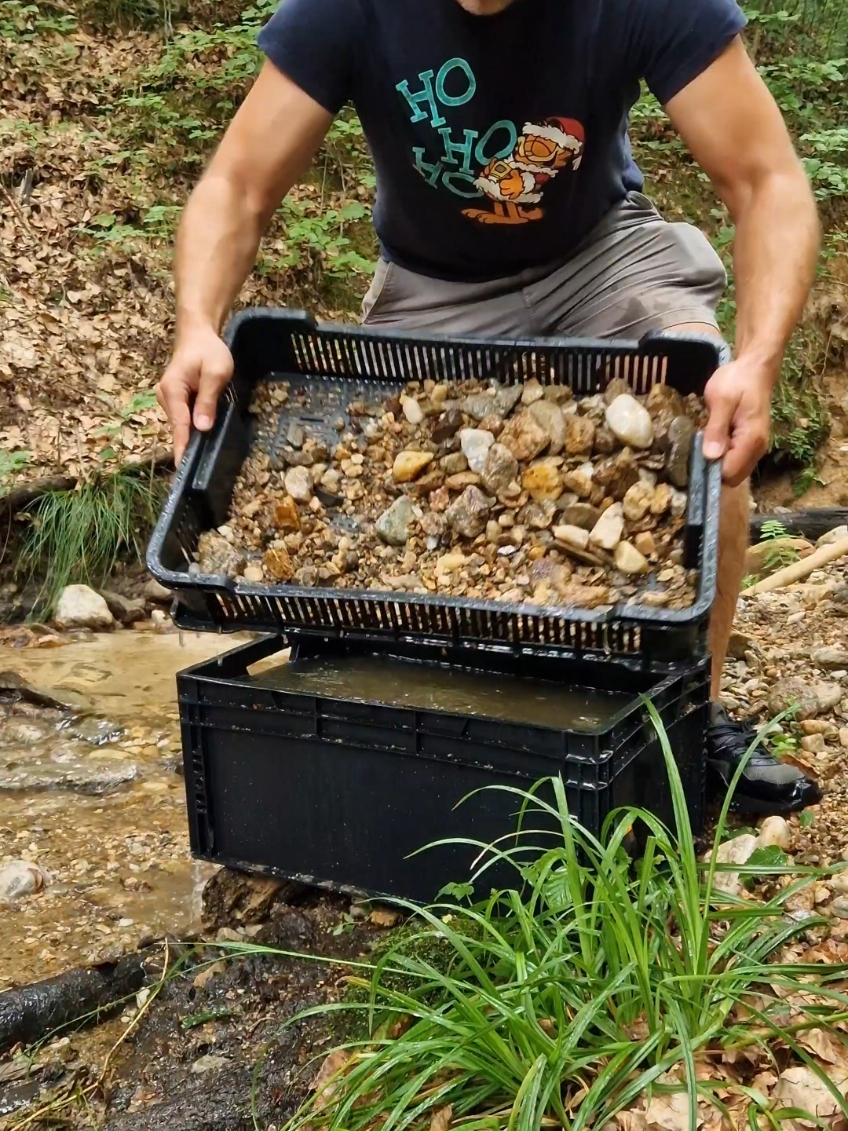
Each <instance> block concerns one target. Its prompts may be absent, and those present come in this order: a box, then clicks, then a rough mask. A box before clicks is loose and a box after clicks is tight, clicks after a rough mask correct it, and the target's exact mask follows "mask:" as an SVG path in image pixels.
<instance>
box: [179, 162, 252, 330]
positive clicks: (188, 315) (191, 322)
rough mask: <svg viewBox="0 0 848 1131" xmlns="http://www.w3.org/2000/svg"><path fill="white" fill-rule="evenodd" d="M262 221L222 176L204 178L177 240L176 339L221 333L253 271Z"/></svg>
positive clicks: (249, 204)
mask: <svg viewBox="0 0 848 1131" xmlns="http://www.w3.org/2000/svg"><path fill="white" fill-rule="evenodd" d="M266 219H267V218H266V217H265V216H264V215H263V214H262V213H261V212H260V211H259V210H258V209H257V208H256V207H254V206H252V205H251V203H250V202H249V201H248V200H247V199H246V194H245V193H243V192H241V191H239V190H238V189H237V187H236V186H235V185H234V184H233V183H232V182H231V181H229V180H228V179H227V178H226V177H222V176H217V175H215V174H214V173H213V174H212V175H208V176H206V177H205V178H204V179H203V180H202V181H201V182H200V184H199V185H198V186H197V188H196V189H195V190H194V192H193V193H192V196H191V199H190V200H189V202H188V205H187V206H186V210H185V213H184V215H183V221H182V224H181V226H180V232H179V236H178V239H177V254H176V263H175V268H174V274H175V278H176V288H177V337H178V338H179V337H180V335H181V334H183V333H186V332H190V331H191V330H192V329H194V328H197V327H202V328H209V327H211V328H212V329H214V330H215V331H216V332H218V331H220V329H221V327H222V325H223V324H224V321H225V319H226V317H227V314H228V313H229V310H230V307H231V306H232V304H233V302H234V301H235V299H236V296H237V295H238V293H239V291H240V290H241V286H242V284H243V283H244V281H245V279H246V278H247V276H248V275H249V274H250V271H251V269H252V267H253V264H254V262H255V260H256V253H257V251H258V249H259V241H260V239H261V238H262V233H263V231H264V228H265V224H266Z"/></svg>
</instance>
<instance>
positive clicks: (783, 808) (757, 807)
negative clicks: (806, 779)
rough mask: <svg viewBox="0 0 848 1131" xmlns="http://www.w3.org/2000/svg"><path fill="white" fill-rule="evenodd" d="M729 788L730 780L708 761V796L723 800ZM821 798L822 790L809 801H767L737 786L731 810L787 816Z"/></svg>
mask: <svg viewBox="0 0 848 1131" xmlns="http://www.w3.org/2000/svg"><path fill="white" fill-rule="evenodd" d="M729 789H730V782H729V781H727V780H726V779H725V778H724V777H723V775H722V774H720V773H719V771H718V770H716V769H715V767H714V766H712V765H711V764H710V763H709V762H707V796H708V797H709V798H710V799H715V800H717V801H720V802H723V801H724V798H725V796H726V795H727V792H728V790H729ZM821 799H822V798H821V791H819V796H818V797H817V798H815V799H813V798H811V799H810V800H809V801H804V802H801V803H799V802H792V801H784V802H780V801H766V800H765V799H764V798H761V797H751V796H749V795H748V794H746V793H745V791H744V790H742V789H740V788H739V787H738V786H737V789H736V793H735V794H734V795H733V800H732V801H731V803H730V812H731V813H737V814H746V813H750V814H752V815H754V816H758V817H785V816H787V815H788V814H790V813H803V811H804V810H805V809H808V808H809V807H810V806H811V805H818V804H819V803H820V801H821Z"/></svg>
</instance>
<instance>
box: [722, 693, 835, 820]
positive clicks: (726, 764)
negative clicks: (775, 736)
mask: <svg viewBox="0 0 848 1131" xmlns="http://www.w3.org/2000/svg"><path fill="white" fill-rule="evenodd" d="M712 711H713V714H712V722H711V724H710V728H709V730H708V732H707V760H708V764H709V766H710V768H711V769H712V771H713V773H714V775H715V776H716V777H717V778H718V779H719V780H720V782H721V783H722V786H723V788H724V790H725V791H727V789H728V788H729V787H730V783H731V782H732V781H733V775H734V774H735V773H736V770H737V769H738V767H739V763H740V762H741V761H742V759H743V758H744V757H745V754H746V753H747V752H748V750H749V749H750V746H751V743H752V742H753V741H754V738H755V736H756V733H757V732H756V729H755V728H754V727H753V726H751V725H750V724H749V723H737V722H734V720H733V719H731V718H730V717H729V716H728V714H727V712H726V711H725V709H724V708H723V707H722V706H721V705H720V704H718V703H714V704H713V708H712ZM821 799H822V792H821V790H820V789H819V787H818V785H817V783H816V782H814V781H813V780H812V779H811V778H808V777H806V776H805V775H804V774H802V773H801V771H800V770H799V769H796V767H795V766H790V765H787V764H786V763H784V762H781V761H780V759H779V758H776V757H775V756H774V754H772V753H770V751H769V750H767V749H766V747H765V746H764V745H762V744H760V745H759V746H758V747H757V749H756V750H755V751H754V753H753V754H752V755H751V757H750V758H749V759H748V764H747V766H746V767H745V770H744V771H743V773H742V777H741V778H740V779H739V784H738V786H737V787H736V793H735V794H734V797H733V808H734V809H736V810H737V811H739V810H741V811H742V812H746V813H766V814H777V813H795V812H797V810H799V809H806V807H807V806H808V805H817V804H818V803H819V801H821Z"/></svg>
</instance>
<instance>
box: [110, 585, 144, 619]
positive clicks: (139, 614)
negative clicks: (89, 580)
mask: <svg viewBox="0 0 848 1131" xmlns="http://www.w3.org/2000/svg"><path fill="white" fill-rule="evenodd" d="M100 596H101V597H102V598H103V600H104V601H105V602H106V604H107V606H108V608H109V612H110V613H111V614H112V616H113V617H114V618H115V620H116V621H119V622H120V623H121V624H135V623H136V621H140V620H144V618H145V617H146V616H147V606H146V605H145V603H144V601H143V600H142V599H141V598H140V597H135V598H132V597H125V596H124V595H123V593H116V592H115V591H114V590H112V589H101V590H100Z"/></svg>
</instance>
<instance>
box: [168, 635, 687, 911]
mask: <svg viewBox="0 0 848 1131" xmlns="http://www.w3.org/2000/svg"><path fill="white" fill-rule="evenodd" d="M285 647H286V642H285V640H284V639H283V638H281V637H279V636H272V637H267V638H264V639H262V640H260V641H258V642H255V643H252V644H248V645H246V646H243V647H240V648H237V649H235V650H234V651H232V652H229V653H227V654H225V655H223V656H221V657H218V658H216V659H214V660H211V661H208V662H206V663H204V664H201V665H199V666H197V667H195V668H191V669H189V670H188V671H185V672H182V673H181V674H180V675H179V676H178V679H177V683H178V691H179V702H180V718H181V724H182V735H183V751H184V758H185V780H186V794H187V802H188V813H189V822H190V829H191V845H192V849H193V851H194V853H195V854H196V855H198V856H200V857H202V858H204V859H207V860H211V861H214V862H215V863H218V864H225V865H229V866H232V867H236V868H243V869H248V870H254V871H255V870H260V871H267V872H269V873H272V874H274V875H279V876H283V877H287V878H294V879H300V880H303V881H305V882H308V883H310V884H317V885H320V886H325V887H328V888H332V889H337V890H344V891H361V892H364V893H366V894H370V895H378V896H379V895H384V896H396V897H404V898H408V899H413V900H417V901H428V900H431V899H433V898H434V897H435V896H436V895H437V893H438V892H439V890H440V889H441V888H442V887H443V886H444V885H445V884H447V883H449V882H461V881H465V880H467V879H468V878H469V874H470V869H471V867H472V863H473V860H474V858H475V857H476V855H477V852H476V851H475V850H474V849H472V848H470V847H469V846H467V845H443V846H440V847H437V848H433V849H430V850H428V851H426V852H423V853H419V854H417V855H413V854H414V853H416V852H417V850H419V849H421V848H423V847H424V846H426V845H428V844H432V843H433V842H435V841H439V840H442V839H445V838H450V837H460V838H471V839H475V840H478V841H481V842H483V843H485V844H489V843H492V842H494V841H496V840H497V839H498V838H501V837H504V836H507V835H508V834H510V833H511V832H513V831H514V829H515V827H516V814H517V811H518V809H519V806H520V800H519V799H518V798H516V797H515V796H514V795H511V794H508V793H505V792H502V791H499V790H487V789H484V787H486V786H491V785H509V786H513V787H516V788H518V789H529V788H530V787H531V786H533V785H534V784H535V783H536V782H537V781H539V780H540V779H542V778H550V777H552V776H555V775H560V776H561V777H562V779H563V781H564V782H565V784H566V789H567V795H568V802H569V807H570V811H571V813H572V815H573V816H574V817H575V818H577V819H578V820H579V821H580V823H581V824H582V825H584V826H585V827H586V828H588V829H590V830H591V831H593V832H595V833H597V832H599V831H600V828H601V825H602V824H603V821H604V818H605V817H606V816H607V814H608V813H610V812H611V811H612V810H614V809H616V808H618V807H620V806H623V805H639V806H643V807H645V808H647V809H650V810H651V811H652V812H653V813H655V814H657V815H658V816H659V817H660V818H661V819H663V820H664V821H665V822H666V823H668V824H673V813H672V806H671V794H670V788H669V783H668V776H667V772H666V767H665V762H664V759H663V755H662V751H661V749H660V745H659V742H658V740H657V738H656V734H655V732H654V730H653V727H652V725H651V723H650V721H649V718H648V715H647V711H646V710H645V706H644V703H643V702H642V700H641V699H640V695H643V694H644V695H647V696H649V697H650V699H651V700H652V701H653V702H654V704H655V705H656V707H657V710H658V711H659V712H660V715H661V717H662V719H663V722H664V725H665V727H666V729H667V732H668V735H669V738H670V740H671V744H672V748H673V750H674V753H675V757H676V759H677V764H678V767H679V770H680V774H681V778H682V781H683V785H684V789H685V792H686V797H687V801H688V805H689V811H690V815H691V820H692V824H693V827H694V829H695V831H696V832H698V831H700V829H701V827H702V826H703V821H704V772H705V760H704V736H705V729H706V724H707V717H708V711H709V704H708V690H709V687H708V683H709V679H708V671H707V665H706V663H705V662H700V663H698V664H689V665H686V664H666V665H653V666H652V665H650V664H647V663H645V662H644V660H643V661H642V662H636V661H635V660H627V659H622V658H618V659H617V660H615V661H611V660H610V659H609V658H603V657H599V656H595V657H592V658H588V657H583V658H577V657H573V656H572V657H570V658H567V657H563V656H562V655H554V654H548V655H543V654H540V653H539V652H538V650H536V651H531V650H524V651H520V650H519V651H516V650H515V649H510V648H506V647H505V648H503V649H500V650H496V649H492V650H487V651H486V652H477V653H476V654H474V655H473V656H469V654H468V652H467V651H462V650H461V649H456V650H451V649H447V648H438V649H434V648H432V647H429V648H428V647H426V646H424V645H417V646H413V645H406V646H404V648H403V652H402V655H401V654H399V651H398V648H397V646H396V645H391V644H386V643H384V644H379V643H376V644H375V643H367V642H363V641H346V642H339V641H327V640H322V639H320V638H299V639H298V641H297V642H296V644H295V647H294V649H293V651H292V663H291V667H290V668H289V669H283V668H282V667H280V668H278V669H275V671H276V673H277V674H276V675H275V671H270V672H268V671H265V672H264V673H259V674H255V675H252V674H251V673H250V671H249V669H250V668H251V667H252V666H253V665H256V664H258V663H259V661H267V660H268V658H269V657H273V656H275V654H276V653H278V652H280V651H281V650H282V649H284V648H285ZM280 659H281V661H282V660H284V657H283V656H281V657H280ZM328 663H329V665H330V666H331V668H332V669H335V670H338V671H339V672H340V673H341V678H340V681H339V683H340V686H339V690H338V692H333V691H332V687H330V688H329V690H328V686H327V684H326V680H325V682H324V685H323V686H322V685H320V684H318V685H316V687H317V691H315V690H313V691H310V680H311V678H312V677H311V675H310V672H311V671H312V670H313V669H317V670H325V671H326V665H327V664H328ZM363 663H367V664H369V665H376V666H377V668H378V669H379V670H385V671H386V673H387V675H386V680H385V689H386V690H385V693H384V694H383V693H378V694H376V695H373V696H372V697H369V698H367V699H365V698H363V697H362V696H360V695H347V696H345V695H344V694H343V693H342V690H343V685H344V683H345V679H344V675H345V670H346V669H345V664H353V665H359V666H361V665H362V664H363ZM322 665H323V668H322ZM380 665H383V666H384V667H382V668H381V667H380ZM472 665H473V670H476V672H477V673H478V676H477V678H478V681H479V678H480V675H481V673H482V678H483V679H484V680H485V682H486V683H487V684H488V685H489V686H490V687H491V690H492V694H493V696H495V698H496V697H497V694H498V688H502V689H503V694H504V695H506V696H508V697H509V699H510V700H511V701H510V702H509V703H505V704H504V709H503V711H500V710H496V711H494V712H493V713H492V714H490V715H489V716H488V717H487V716H486V715H485V714H484V713H481V712H480V711H479V710H475V711H474V712H473V713H472V712H469V711H467V710H466V711H462V710H459V709H457V708H456V707H454V709H440V708H439V707H438V706H432V705H428V706H424V707H422V706H420V705H416V696H417V695H418V691H417V684H418V683H419V682H420V681H421V680H422V679H423V680H424V682H427V681H430V682H431V683H432V681H433V680H435V681H436V684H438V680H439V679H442V678H443V676H444V677H445V678H450V679H451V680H453V681H456V680H458V679H460V678H462V679H465V678H466V675H467V678H468V679H469V680H472V681H473V679H474V675H473V671H472ZM439 672H441V673H443V676H439V675H438V673H439ZM280 673H282V675H280ZM302 673H305V674H302ZM463 673H466V674H463ZM378 674H379V671H378ZM537 681H542V682H537ZM392 684H395V685H396V687H399V688H401V689H403V690H402V693H401V694H397V693H396V692H393V691H392V687H391V685H392ZM475 686H476V685H475ZM581 689H588V690H587V691H586V692H585V694H586V697H587V699H586V701H587V702H589V703H590V711H591V710H592V709H594V708H592V707H591V704H595V705H596V706H597V704H600V705H601V709H599V710H598V716H599V717H597V718H596V719H595V720H594V722H593V721H592V719H591V718H589V717H587V716H583V717H579V718H577V719H576V723H575V725H573V726H563V725H561V719H560V725H551V723H547V724H546V723H545V722H540V721H538V720H540V719H544V718H545V715H546V714H547V715H548V717H549V719H552V720H554V721H556V719H557V718H558V712H560V711H561V709H562V707H561V702H560V700H561V699H562V700H563V701H564V700H565V697H567V696H568V695H569V694H572V693H574V694H579V695H583V694H584V692H583V691H582V690H581ZM331 692H332V693H331ZM427 694H428V695H429V696H430V703H432V702H434V698H433V692H432V688H431V690H430V691H428V693H427ZM458 694H459V699H457V698H455V697H454V696H453V694H450V693H447V692H446V697H447V698H448V699H453V702H454V704H457V703H461V702H462V695H463V694H464V691H463V689H462V687H459V688H458ZM514 695H517V696H518V697H519V700H520V701H514ZM523 696H526V705H522V704H523V702H524V700H522V697H523ZM581 701H582V700H581ZM605 703H606V704H607V706H606V707H604V704H605ZM539 704H541V706H539ZM600 716H604V720H603V721H602V720H601V718H600ZM516 719H518V720H519V721H515V720H516ZM478 790H483V791H482V792H475V791H478ZM470 794H473V796H471V797H468V795H470ZM463 798H468V799H467V800H466V801H465V802H464V803H463V804H462V805H460V804H459V803H460V802H461V801H463ZM537 825H538V821H534V826H537ZM550 832H551V830H549V834H548V835H550ZM531 839H532V838H531ZM538 839H539V838H536V841H535V842H534V843H538ZM550 843H552V842H551V841H550V840H547V841H546V842H545V844H550ZM504 883H506V884H509V883H512V884H514V883H515V876H514V874H512V873H511V870H510V869H509V868H507V867H503V866H499V867H498V869H493V870H492V871H490V872H487V873H486V876H485V878H484V879H483V880H482V881H481V884H480V885H479V886H478V895H479V894H481V888H483V889H485V892H487V891H488V890H489V888H490V887H491V886H498V885H501V884H504ZM485 892H484V893H485Z"/></svg>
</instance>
